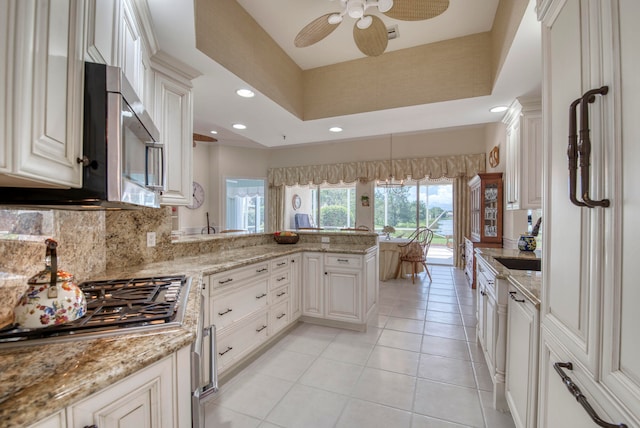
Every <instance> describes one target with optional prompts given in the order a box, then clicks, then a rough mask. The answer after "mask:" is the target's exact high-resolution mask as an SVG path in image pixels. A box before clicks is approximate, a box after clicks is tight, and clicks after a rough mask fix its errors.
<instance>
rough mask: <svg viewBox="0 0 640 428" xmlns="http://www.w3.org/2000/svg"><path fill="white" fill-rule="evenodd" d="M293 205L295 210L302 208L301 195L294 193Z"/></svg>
mask: <svg viewBox="0 0 640 428" xmlns="http://www.w3.org/2000/svg"><path fill="white" fill-rule="evenodd" d="M291 205H293V209H294V210H295V211H298V210H299V209H300V207H301V206H302V199H300V196H299V195H297V194H296V195H293V198H291Z"/></svg>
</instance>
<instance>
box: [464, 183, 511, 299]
mask: <svg viewBox="0 0 640 428" xmlns="http://www.w3.org/2000/svg"><path fill="white" fill-rule="evenodd" d="M469 192H470V194H469V205H470V208H471V213H470V221H471V225H470V226H471V227H470V231H471V233H470V236H468V237H465V240H464V242H465V252H464V254H465V274H466V275H467V280H468V281H469V285H470V286H471V287H473V288H475V287H476V272H475V269H476V263H475V252H474V249H475V248H477V247H493V248H500V247H502V173H501V172H491V173H485V174H478V175H476V176H475V177H473V178H472V179H471V180H469Z"/></svg>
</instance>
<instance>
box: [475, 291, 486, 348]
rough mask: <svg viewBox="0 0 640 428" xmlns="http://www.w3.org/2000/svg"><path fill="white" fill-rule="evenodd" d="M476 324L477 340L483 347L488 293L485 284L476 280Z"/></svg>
mask: <svg viewBox="0 0 640 428" xmlns="http://www.w3.org/2000/svg"><path fill="white" fill-rule="evenodd" d="M477 287H478V294H479V296H478V302H477V307H478V325H477V326H476V329H477V336H478V342H480V346H482V348H483V349H484V347H485V343H487V299H488V298H489V295H488V294H487V290H486V286H485V285H484V283H483V282H481V281H478V284H477Z"/></svg>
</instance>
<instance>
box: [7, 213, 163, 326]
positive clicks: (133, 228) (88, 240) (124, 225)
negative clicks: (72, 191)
mask: <svg viewBox="0 0 640 428" xmlns="http://www.w3.org/2000/svg"><path fill="white" fill-rule="evenodd" d="M170 213H171V209H170V208H169V207H166V208H159V209H151V208H149V209H142V210H122V211H71V210H52V211H51V214H52V218H53V221H52V223H53V224H52V226H51V228H49V229H48V230H52V233H50V234H47V235H42V239H41V240H38V238H35V240H34V237H33V236H31V237H30V238H31V239H30V240H26V239H21V237H20V235H6V236H4V238H6V239H0V302H2V303H0V320H2V319H5V317H6V316H7V313H8V312H11V311H12V309H13V307H14V306H15V304H16V303H17V300H18V298H19V297H20V295H21V294H22V293H23V292H24V290H25V289H26V282H27V279H28V278H29V277H31V276H32V275H33V274H35V273H37V272H39V271H40V270H42V269H43V267H44V255H45V245H44V240H45V239H46V238H53V239H55V240H56V241H57V242H58V258H59V263H58V265H59V267H60V269H63V270H66V271H68V272H71V273H73V274H74V275H75V278H76V280H77V281H78V282H82V281H85V280H87V279H89V278H91V277H93V276H95V275H97V274H99V273H101V272H103V271H105V270H107V269H111V268H117V267H118V266H122V267H125V266H133V265H138V264H142V263H146V262H151V261H159V260H167V259H171V258H172V257H173V254H172V252H171V251H170V249H171V217H170ZM147 232H156V246H155V247H149V248H148V247H147V238H146V237H147Z"/></svg>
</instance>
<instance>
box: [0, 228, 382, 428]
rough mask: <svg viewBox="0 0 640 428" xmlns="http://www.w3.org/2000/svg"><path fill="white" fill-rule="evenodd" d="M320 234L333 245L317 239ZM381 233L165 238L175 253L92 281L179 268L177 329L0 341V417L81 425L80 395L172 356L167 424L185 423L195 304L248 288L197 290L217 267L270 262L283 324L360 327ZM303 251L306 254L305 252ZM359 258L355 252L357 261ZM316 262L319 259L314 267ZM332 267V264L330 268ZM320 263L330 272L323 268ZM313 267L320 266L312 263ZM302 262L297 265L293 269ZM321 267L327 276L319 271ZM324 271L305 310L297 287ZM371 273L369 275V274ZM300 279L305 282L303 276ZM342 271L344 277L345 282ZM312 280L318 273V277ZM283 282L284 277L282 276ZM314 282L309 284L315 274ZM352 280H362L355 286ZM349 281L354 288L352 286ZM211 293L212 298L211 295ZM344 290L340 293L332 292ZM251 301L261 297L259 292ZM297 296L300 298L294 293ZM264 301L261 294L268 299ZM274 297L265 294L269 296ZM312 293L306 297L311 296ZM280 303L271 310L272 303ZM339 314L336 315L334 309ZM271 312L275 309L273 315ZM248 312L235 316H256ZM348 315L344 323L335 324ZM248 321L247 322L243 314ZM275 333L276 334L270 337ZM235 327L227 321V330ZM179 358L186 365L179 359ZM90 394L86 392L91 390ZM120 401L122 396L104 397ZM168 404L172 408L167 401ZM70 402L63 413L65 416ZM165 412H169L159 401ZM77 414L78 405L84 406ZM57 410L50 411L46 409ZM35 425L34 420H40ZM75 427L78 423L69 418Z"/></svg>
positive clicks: (372, 302)
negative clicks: (346, 294) (182, 292)
mask: <svg viewBox="0 0 640 428" xmlns="http://www.w3.org/2000/svg"><path fill="white" fill-rule="evenodd" d="M323 238H324V240H325V241H326V240H327V239H328V240H329V241H330V242H329V243H323V242H322V241H323ZM376 244H377V235H376V234H373V233H370V234H369V233H362V232H357V233H348V232H339V233H331V232H320V233H318V232H308V233H300V241H299V242H298V243H297V244H295V245H278V244H276V243H275V242H274V241H273V237H272V235H271V234H237V235H235V234H232V235H228V236H226V235H211V236H207V237H204V236H193V237H188V236H187V237H183V238H181V239H179V240H177V241H174V242H173V243H171V244H170V247H171V249H170V252H171V256H172V257H173V258H172V259H169V260H161V261H156V262H152V263H146V264H143V265H137V266H130V267H123V268H120V269H108V270H106V271H105V272H102V273H100V274H99V275H96V277H95V278H91V279H92V280H94V279H95V280H98V279H106V278H121V277H125V276H128V277H143V276H154V275H165V274H177V273H180V274H184V275H186V276H188V277H189V278H190V279H191V288H190V293H189V296H188V299H187V300H186V304H187V310H186V312H185V317H184V322H183V324H182V326H181V327H178V328H171V329H169V330H155V331H154V332H150V333H142V334H140V333H135V334H124V335H118V336H112V337H105V338H99V339H87V340H76V341H71V342H63V343H54V344H50V345H49V344H44V345H38V346H18V347H11V348H2V347H1V346H0V373H1V374H0V421H2V426H3V427H14V426H26V425H29V424H33V423H36V422H39V421H41V420H43V419H44V418H47V419H46V420H47V421H49V422H51V421H50V420H49V419H48V418H50V417H53V418H54V419H53V420H55V421H56V423H57V424H58V425H53V426H66V424H70V423H74V424H78V423H80V425H84V422H82V421H84V420H86V419H82V417H83V416H82V415H80V416H78V419H75V420H72V419H73V418H74V417H76V416H75V415H76V414H78V412H76V410H77V409H76V408H75V407H74V406H75V405H76V404H77V403H78V402H83V403H84V402H85V401H86V400H85V399H86V398H87V397H89V396H90V395H92V394H96V395H99V394H100V391H101V390H103V389H105V388H110V387H111V386H112V385H113V384H116V383H117V384H118V385H121V384H122V382H120V383H119V381H122V380H123V379H124V380H125V381H126V380H127V379H129V378H130V377H131V376H135V375H136V374H137V373H138V372H140V371H144V370H145V368H146V367H149V366H152V365H155V364H159V363H163V362H165V360H167V359H169V360H170V361H171V363H172V366H171V367H173V369H172V370H175V374H173V375H170V376H169V379H174V380H173V382H175V385H174V387H175V388H176V391H177V392H175V394H178V397H177V400H174V401H175V402H176V403H178V404H177V405H176V406H175V408H174V409H173V412H172V413H170V414H169V416H168V417H169V418H171V419H170V420H165V419H166V418H165V419H163V424H168V425H167V426H191V418H190V413H191V409H190V391H189V381H187V379H190V373H189V369H188V367H189V351H188V349H189V347H190V345H191V344H192V343H193V341H194V340H195V338H196V336H197V334H198V321H199V316H200V308H201V305H208V304H209V303H211V302H208V301H207V300H206V297H207V296H209V295H207V293H206V292H211V293H213V292H214V291H213V290H216V291H215V292H216V293H223V294H224V293H227V294H228V293H230V292H231V291H233V290H232V289H233V288H238V289H241V288H246V287H248V286H249V285H248V284H247V283H246V282H242V281H240V280H238V283H237V284H235V283H234V284H235V285H225V286H224V287H218V286H216V285H214V284H211V287H203V286H204V285H206V284H207V280H210V279H212V278H214V277H215V276H216V275H217V274H224V273H228V272H232V271H235V270H242V269H245V268H247V267H250V266H254V265H256V264H267V265H269V266H271V265H273V267H274V268H276V269H274V270H271V269H270V270H269V273H268V277H267V278H268V279H267V283H268V284H269V285H267V291H266V292H267V293H270V294H269V297H268V298H267V299H271V298H275V296H277V295H278V294H280V293H277V294H273V297H272V294H271V291H273V290H284V289H286V290H287V291H288V296H289V299H288V300H289V303H285V306H284V307H286V308H287V309H286V310H285V311H284V312H286V313H287V314H289V313H291V314H292V316H287V318H285V319H286V321H287V323H288V325H290V326H291V325H293V324H294V323H295V322H296V321H298V319H300V316H302V319H303V320H305V321H310V322H328V323H330V324H331V325H342V326H347V327H351V328H356V329H363V328H366V320H367V318H368V317H369V316H370V315H371V314H372V313H374V312H375V311H376V309H377V299H378V278H377V271H378V266H377V261H378V259H377V245H376ZM307 255H309V256H310V257H309V260H312V261H313V263H314V264H313V266H314V267H315V268H316V269H315V270H312V271H309V270H308V269H306V268H305V266H304V265H303V266H302V269H301V270H297V271H296V270H286V271H283V270H282V268H280V270H278V268H277V265H275V264H273V263H272V262H273V261H276V260H284V259H287V260H290V259H289V258H290V257H298V258H297V259H295V260H301V259H305V258H306V256H307ZM301 256H302V257H301ZM359 257H360V258H361V259H359ZM358 260H362V264H361V265H359V267H358V272H362V274H353V275H352V274H351V273H350V272H352V271H355V269H354V266H350V267H344V266H341V265H343V264H345V263H347V261H348V262H356V263H357V262H358ZM318 263H320V264H318ZM333 264H338V266H333ZM322 267H325V268H326V269H322ZM317 268H321V269H320V270H317ZM298 269H299V268H298ZM325 270H326V273H325ZM321 271H322V273H323V275H322V276H323V277H325V275H326V276H327V277H331V275H329V273H331V272H334V273H335V282H332V280H331V279H326V280H324V279H323V278H322V277H320V279H319V281H316V282H315V284H316V285H323V286H324V287H325V288H323V290H324V292H323V293H322V294H321V295H319V296H320V297H325V296H326V297H327V300H326V301H323V302H321V303H322V304H321V305H320V308H321V309H322V311H321V312H320V313H311V307H310V305H308V304H307V303H306V302H307V299H308V297H307V295H306V294H305V293H308V291H307V290H306V289H305V287H306V285H305V286H304V287H303V286H302V284H308V283H309V282H310V281H309V280H308V276H309V275H312V274H320V272H321ZM283 272H286V274H289V273H290V272H298V274H299V275H300V277H299V278H298V279H296V278H292V277H288V278H287V280H288V284H287V285H286V288H285V286H283V285H282V284H281V283H278V285H277V287H278V288H275V285H273V286H272V285H271V283H269V282H268V281H272V282H273V283H274V284H275V283H276V282H277V281H278V280H279V279H281V278H282V275H281V274H282V273H283ZM369 275H373V277H370V276H369ZM302 277H305V280H304V281H302V280H301V279H302ZM345 278H346V279H345ZM316 279H317V278H316ZM283 282H286V281H283ZM311 282H313V281H311ZM334 285H335V287H338V288H340V287H349V286H352V287H351V288H350V292H351V293H356V295H353V298H354V299H355V300H353V301H352V304H353V305H354V308H355V309H354V310H356V311H357V319H354V318H353V317H351V318H350V317H349V315H348V314H347V313H346V312H345V311H344V307H342V306H338V307H336V306H334V305H335V304H341V303H340V302H341V301H342V300H343V299H342V298H340V299H339V301H338V300H335V301H334V300H332V296H333V294H332V293H333V292H335V291H339V290H336V289H334V287H333V286H334ZM356 286H362V288H357V287H356ZM354 287H355V288H354ZM203 288H205V289H206V290H205V293H204V294H205V299H203V298H202V293H201V291H202V289H203ZM211 296H212V295H211ZM338 297H340V296H338ZM256 299H257V297H256ZM294 299H297V301H296V302H292V300H294ZM265 301H266V300H265ZM269 301H270V300H269ZM311 301H313V300H309V302H311ZM296 305H300V307H299V308H300V315H298V316H297V317H296V316H293V312H294V308H295V306H296ZM271 306H273V309H282V307H283V303H280V302H279V303H278V305H271ZM276 306H277V308H276ZM271 309H272V308H271V307H269V308H268V309H265V308H262V309H258V310H257V312H256V313H257V314H258V316H260V314H265V317H266V318H265V319H266V320H267V321H266V322H267V323H268V322H269V321H268V320H269V319H270V317H269V316H267V315H266V314H267V313H268V314H269V315H271V313H270V312H269V311H270V310H271ZM337 313H339V315H340V316H341V317H342V318H341V317H340V316H336V314H337ZM276 316H280V313H278V314H277V315H276ZM252 317H253V315H252V314H247V316H246V317H244V318H243V320H242V321H239V323H240V324H241V323H243V322H245V321H247V319H248V318H252ZM340 319H342V320H344V321H343V322H341V321H339V320H340ZM249 321H250V320H249ZM286 330H287V329H286V328H281V329H280V330H278V331H277V332H276V331H275V330H272V329H271V327H269V329H266V330H265V333H263V334H266V336H267V337H265V340H264V341H263V342H261V343H258V344H257V345H258V346H256V347H254V348H252V349H249V350H247V352H246V353H245V354H244V355H242V356H239V357H238V359H237V360H234V361H233V362H231V364H230V365H229V366H227V367H226V368H227V369H232V368H233V366H235V365H238V364H240V365H241V364H242V363H243V362H244V361H246V360H247V359H248V358H249V357H250V356H251V353H252V352H259V351H260V349H262V348H260V346H262V345H264V344H266V343H267V342H268V341H269V340H272V339H276V338H278V337H280V335H281V333H282V332H284V331H286ZM272 331H273V332H274V333H273V334H271V333H272ZM230 332H232V328H227V333H225V334H227V335H228V334H230ZM181 363H182V364H181ZM89 398H91V397H89ZM110 398H111V399H117V398H119V397H110ZM168 407H171V406H168ZM65 409H66V417H65ZM162 411H166V409H164V408H163V410H162ZM80 413H81V412H80ZM52 415H53V416H52ZM36 426H38V425H36ZM74 426H75V425H74Z"/></svg>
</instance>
